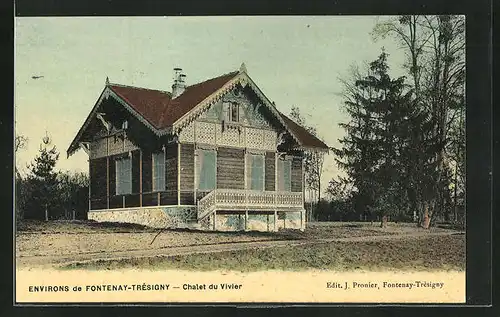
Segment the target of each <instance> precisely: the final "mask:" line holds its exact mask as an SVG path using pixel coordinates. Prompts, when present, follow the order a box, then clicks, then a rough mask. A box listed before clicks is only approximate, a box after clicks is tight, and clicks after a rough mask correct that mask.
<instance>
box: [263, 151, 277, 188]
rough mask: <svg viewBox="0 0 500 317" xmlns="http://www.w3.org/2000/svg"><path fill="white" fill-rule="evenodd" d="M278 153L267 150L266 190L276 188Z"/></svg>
mask: <svg viewBox="0 0 500 317" xmlns="http://www.w3.org/2000/svg"><path fill="white" fill-rule="evenodd" d="M275 159H276V153H274V152H266V163H265V164H266V171H265V190H275V189H276V175H275V170H276V160H275Z"/></svg>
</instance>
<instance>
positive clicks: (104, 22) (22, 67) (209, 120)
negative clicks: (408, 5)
mask: <svg viewBox="0 0 500 317" xmlns="http://www.w3.org/2000/svg"><path fill="white" fill-rule="evenodd" d="M465 22H466V21H465V17H464V16H457V15H441V16H430V15H429V16H426V15H405V16H218V17H213V16H204V17H201V16H198V17H195V16H190V17H173V16H166V17H159V16H158V17H16V18H15V133H16V135H15V158H16V166H15V191H16V192H15V221H16V224H15V228H16V230H15V237H14V243H15V259H16V265H15V302H16V303H17V304H27V303H30V304H37V303H52V304H53V303H113V304H120V303H129V304H134V303H135V304H147V303H164V304H193V303H203V304H220V303H226V304H228V303H229V304H242V303H245V304H252V303H254V304H255V303H260V304H262V303H265V304H266V303H267V304H279V303H287V304H294V303H295V304H307V303H325V304H335V303H465V260H466V252H465V242H466V236H465V119H466V118H465V107H466V105H465Z"/></svg>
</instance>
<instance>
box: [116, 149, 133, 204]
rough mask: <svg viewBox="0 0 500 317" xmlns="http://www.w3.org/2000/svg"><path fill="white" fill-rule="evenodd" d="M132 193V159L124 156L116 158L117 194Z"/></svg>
mask: <svg viewBox="0 0 500 317" xmlns="http://www.w3.org/2000/svg"><path fill="white" fill-rule="evenodd" d="M131 193H132V160H131V159H130V158H129V157H127V158H122V159H118V160H116V194H117V195H126V194H131Z"/></svg>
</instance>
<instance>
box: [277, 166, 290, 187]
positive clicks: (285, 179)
mask: <svg viewBox="0 0 500 317" xmlns="http://www.w3.org/2000/svg"><path fill="white" fill-rule="evenodd" d="M278 190H280V191H291V190H292V162H291V161H290V160H278Z"/></svg>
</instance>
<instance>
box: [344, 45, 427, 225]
mask: <svg viewBox="0 0 500 317" xmlns="http://www.w3.org/2000/svg"><path fill="white" fill-rule="evenodd" d="M387 56H388V55H387V54H386V53H385V52H384V51H383V52H382V53H381V54H380V56H379V58H378V59H377V60H375V61H374V62H372V63H370V68H369V72H368V74H367V75H366V76H365V77H363V78H360V79H357V80H356V82H355V87H356V89H352V86H351V89H350V92H351V94H350V96H349V98H348V100H346V102H345V110H346V111H347V113H348V114H349V115H350V117H351V119H350V121H349V122H348V123H343V124H341V127H343V128H344V129H345V130H346V136H345V137H344V138H342V139H341V140H340V143H341V145H342V147H341V148H340V149H336V150H335V151H334V153H335V154H336V155H337V159H336V160H337V163H338V164H339V167H340V168H342V169H344V170H345V171H346V172H347V175H348V178H347V180H348V181H349V182H351V183H352V185H353V186H354V187H355V188H356V191H355V193H354V195H353V197H354V202H355V208H356V209H357V210H358V212H362V213H365V214H369V215H371V216H374V215H377V216H379V217H381V219H382V223H381V225H382V226H385V222H386V220H387V216H399V217H407V216H408V215H411V214H412V213H413V214H415V213H416V212H415V211H416V210H418V208H419V203H420V202H422V201H423V200H424V201H425V200H426V196H427V195H428V193H429V192H428V186H429V185H430V184H432V179H433V177H431V176H432V175H431V173H432V171H433V169H434V167H433V166H432V160H431V158H432V157H435V152H434V151H432V150H430V151H429V149H432V144H434V141H433V140H431V139H425V136H427V135H429V133H428V131H427V130H429V129H431V128H432V125H431V124H430V122H429V120H428V115H426V114H425V113H423V112H421V111H420V110H419V108H418V107H417V106H416V102H415V100H414V97H412V96H413V92H412V91H411V89H408V86H407V85H406V84H405V78H404V77H399V78H396V79H392V78H391V77H390V76H389V74H388V70H389V66H388V64H387ZM422 141H424V142H422ZM426 186H427V187H426ZM426 190H427V191H426Z"/></svg>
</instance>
